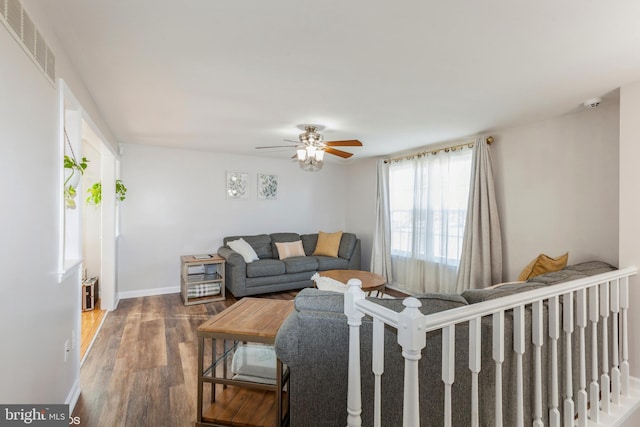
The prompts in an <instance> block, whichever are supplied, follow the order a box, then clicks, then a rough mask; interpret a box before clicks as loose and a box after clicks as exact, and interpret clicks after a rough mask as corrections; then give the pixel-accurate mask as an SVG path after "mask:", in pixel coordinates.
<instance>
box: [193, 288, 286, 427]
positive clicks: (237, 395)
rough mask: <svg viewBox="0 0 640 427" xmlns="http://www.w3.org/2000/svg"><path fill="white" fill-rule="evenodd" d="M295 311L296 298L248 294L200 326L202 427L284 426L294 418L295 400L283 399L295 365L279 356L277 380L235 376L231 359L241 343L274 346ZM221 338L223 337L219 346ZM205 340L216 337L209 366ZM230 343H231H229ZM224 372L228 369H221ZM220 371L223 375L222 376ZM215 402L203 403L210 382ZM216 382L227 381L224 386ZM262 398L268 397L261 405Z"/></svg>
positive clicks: (199, 417) (199, 423)
mask: <svg viewBox="0 0 640 427" xmlns="http://www.w3.org/2000/svg"><path fill="white" fill-rule="evenodd" d="M292 311H293V301H286V300H272V299H265V298H243V299H242V300H240V301H239V302H237V303H235V304H234V305H232V306H231V307H229V308H227V309H226V310H224V311H222V312H221V313H219V314H217V315H215V316H214V317H212V318H211V319H210V320H208V321H207V322H205V323H203V324H202V325H200V326H199V327H198V401H197V411H198V413H197V421H196V427H202V426H240V425H241V426H264V427H267V426H278V427H280V426H282V425H286V424H287V423H288V419H289V399H288V393H287V398H286V399H284V398H283V389H284V388H285V387H287V386H288V382H289V369H288V368H286V369H285V368H283V365H282V362H281V361H280V359H277V360H276V382H275V384H263V383H257V382H250V381H240V380H234V379H233V378H229V372H228V360H227V359H228V358H229V357H231V356H232V354H233V351H234V350H235V348H236V347H237V345H238V344H239V343H243V342H244V343H246V342H254V343H264V344H270V345H273V343H274V341H275V338H276V334H277V333H278V329H280V326H281V325H282V322H284V320H285V319H286V318H287V316H288V315H289V313H291V312H292ZM216 340H222V351H219V349H218V346H217V343H216ZM205 341H211V360H210V362H211V363H208V362H207V366H205ZM228 342H229V343H230V345H228ZM220 371H222V372H220ZM220 373H221V374H222V375H220ZM205 383H208V384H210V387H211V399H210V400H211V401H210V402H209V403H210V404H209V405H208V406H207V407H204V405H203V399H204V384H205ZM216 384H221V385H222V387H221V388H222V390H220V387H218V390H216ZM256 402H262V404H261V405H260V406H259V407H257V406H256Z"/></svg>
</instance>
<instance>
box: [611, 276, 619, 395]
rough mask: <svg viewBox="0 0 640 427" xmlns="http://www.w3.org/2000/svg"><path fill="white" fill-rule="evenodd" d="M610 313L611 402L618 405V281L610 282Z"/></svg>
mask: <svg viewBox="0 0 640 427" xmlns="http://www.w3.org/2000/svg"><path fill="white" fill-rule="evenodd" d="M611 312H612V313H613V319H612V320H611V322H612V324H613V330H612V337H611V339H612V340H613V342H612V343H611V347H612V350H613V353H612V355H611V357H612V360H611V364H612V365H611V366H612V367H611V398H612V399H611V400H612V402H613V403H614V404H615V405H619V404H620V387H621V386H620V368H619V365H620V356H619V346H620V339H619V335H618V334H619V332H618V322H619V321H620V317H619V315H618V313H619V312H620V281H619V280H617V279H616V280H614V281H613V282H611Z"/></svg>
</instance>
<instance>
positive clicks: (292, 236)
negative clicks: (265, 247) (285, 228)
mask: <svg viewBox="0 0 640 427" xmlns="http://www.w3.org/2000/svg"><path fill="white" fill-rule="evenodd" d="M269 237H270V238H271V252H272V253H273V256H272V258H280V255H279V253H278V248H277V247H276V242H278V243H283V242H295V241H296V240H300V235H299V234H298V233H271V234H269Z"/></svg>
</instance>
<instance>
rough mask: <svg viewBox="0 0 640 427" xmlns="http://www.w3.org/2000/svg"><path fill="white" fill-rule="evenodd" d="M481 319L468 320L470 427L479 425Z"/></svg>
mask: <svg viewBox="0 0 640 427" xmlns="http://www.w3.org/2000/svg"><path fill="white" fill-rule="evenodd" d="M481 319H482V318H481V317H476V318H475V319H471V320H469V370H470V371H471V425H472V426H473V427H477V426H479V425H480V418H479V417H480V411H479V409H478V407H479V405H478V373H479V372H480V369H481V365H482V362H481V353H480V352H481V349H482V346H481V344H482V343H481V340H482V335H481V332H480V320H481Z"/></svg>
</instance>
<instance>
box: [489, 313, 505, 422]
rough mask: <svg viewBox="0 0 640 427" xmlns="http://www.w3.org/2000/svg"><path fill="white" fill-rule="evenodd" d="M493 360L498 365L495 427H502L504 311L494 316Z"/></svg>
mask: <svg viewBox="0 0 640 427" xmlns="http://www.w3.org/2000/svg"><path fill="white" fill-rule="evenodd" d="M492 318H493V337H492V338H493V352H492V353H493V360H494V361H495V364H496V376H495V388H496V401H495V408H496V413H495V419H496V421H495V426H496V427H502V362H504V311H499V312H497V313H494V314H493V316H492Z"/></svg>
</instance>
